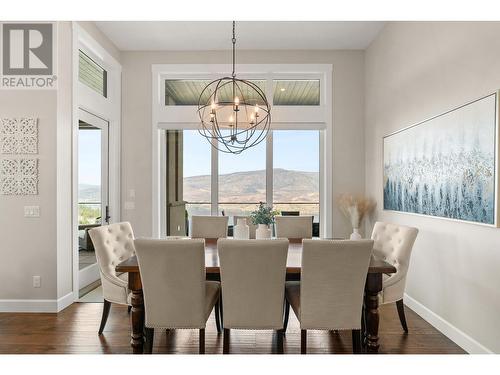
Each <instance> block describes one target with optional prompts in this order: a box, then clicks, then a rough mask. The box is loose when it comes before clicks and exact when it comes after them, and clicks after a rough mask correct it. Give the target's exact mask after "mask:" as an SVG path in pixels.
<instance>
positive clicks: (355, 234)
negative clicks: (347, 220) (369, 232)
mask: <svg viewBox="0 0 500 375" xmlns="http://www.w3.org/2000/svg"><path fill="white" fill-rule="evenodd" d="M361 238H362V237H361V234H359V228H353V229H352V233H351V237H350V239H351V240H360V239H361Z"/></svg>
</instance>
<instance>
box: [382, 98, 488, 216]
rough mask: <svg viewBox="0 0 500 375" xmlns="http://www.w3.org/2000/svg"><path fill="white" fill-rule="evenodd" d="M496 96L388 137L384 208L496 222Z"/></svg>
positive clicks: (386, 143) (385, 147)
mask: <svg viewBox="0 0 500 375" xmlns="http://www.w3.org/2000/svg"><path fill="white" fill-rule="evenodd" d="M496 116H497V115H496V94H493V95H490V96H487V97H485V98H482V99H480V100H477V101H475V102H472V103H470V104H467V105H465V106H462V107H460V108H457V109H455V110H452V111H450V112H447V113H445V114H443V115H440V116H437V117H434V118H432V119H431V120H428V121H424V122H422V123H420V124H418V125H415V126H412V127H410V128H407V129H404V130H402V131H400V132H397V133H395V134H392V135H389V136H387V137H385V138H384V209H386V210H394V211H403V212H411V213H417V214H424V215H432V216H439V217H445V218H451V219H458V220H465V221H472V222H478V223H485V224H494V223H495V204H496V202H495V181H496V175H495V132H496Z"/></svg>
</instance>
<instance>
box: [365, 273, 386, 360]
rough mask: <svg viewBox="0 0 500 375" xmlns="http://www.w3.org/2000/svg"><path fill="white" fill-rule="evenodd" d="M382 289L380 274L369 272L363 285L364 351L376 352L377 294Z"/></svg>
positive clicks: (377, 345)
mask: <svg viewBox="0 0 500 375" xmlns="http://www.w3.org/2000/svg"><path fill="white" fill-rule="evenodd" d="M381 290H382V274H381V273H369V274H368V277H367V279H366V285H365V319H366V327H365V329H366V333H365V339H366V351H367V352H368V353H377V352H378V347H379V344H378V324H379V314H378V294H379V292H380V291H381Z"/></svg>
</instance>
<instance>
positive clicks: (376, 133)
mask: <svg viewBox="0 0 500 375" xmlns="http://www.w3.org/2000/svg"><path fill="white" fill-rule="evenodd" d="M498 35H500V23H472V22H470V23H463V22H461V23H458V22H453V23H452V22H449V23H446V22H435V23H425V22H417V23H411V22H410V23H403V22H398V23H389V24H387V25H386V27H385V28H384V29H383V30H382V32H381V34H380V35H379V36H378V38H377V39H376V40H375V41H374V42H373V43H372V45H371V46H370V47H369V49H368V50H367V51H366V60H365V63H366V97H365V100H366V131H365V139H366V140H365V143H366V192H367V193H368V194H370V195H373V196H376V197H377V198H378V212H377V216H378V219H379V220H385V221H390V222H395V223H400V224H405V225H410V226H415V227H417V228H419V230H420V233H419V236H418V238H417V241H416V244H415V247H414V250H413V255H412V260H411V265H410V271H409V274H408V282H407V293H408V295H409V296H410V297H412V298H413V299H414V300H416V301H417V302H418V303H420V304H421V305H423V306H424V307H425V308H427V309H429V310H430V311H432V312H433V313H434V314H437V315H438V316H439V317H440V318H442V319H444V320H445V321H447V322H448V323H449V324H451V325H452V326H454V327H456V328H457V329H458V330H460V331H462V332H463V333H464V334H465V335H468V336H470V337H471V338H472V340H476V341H477V342H478V343H479V344H478V345H476V344H474V343H473V341H470V342H472V344H470V346H469V348H472V350H474V351H481V350H482V349H484V348H481V345H483V346H484V347H486V348H487V349H489V350H491V351H494V352H497V353H499V352H500V340H499V339H498V337H499V336H498V332H500V320H499V313H500V288H499V285H500V273H499V264H500V229H495V228H489V227H485V226H480V225H475V224H466V223H459V222H455V221H447V220H443V219H437V218H431V217H420V216H412V215H408V214H403V213H390V212H384V211H382V210H381V208H382V137H383V136H384V135H386V134H388V133H391V132H393V131H395V130H398V129H401V128H404V127H406V126H409V125H411V124H414V123H416V122H419V121H422V120H424V119H426V118H429V117H430V116H433V115H436V114H439V113H441V112H443V111H445V110H448V109H451V108H453V107H455V106H458V105H460V104H463V103H465V102H467V101H470V100H472V99H476V98H479V97H481V96H483V95H485V94H488V93H491V92H493V91H495V90H497V89H499V88H500V69H498V61H500V49H499V48H498ZM452 332H454V334H457V331H453V328H452ZM459 336H460V334H459ZM465 341H467V339H465ZM474 348H475V349H474Z"/></svg>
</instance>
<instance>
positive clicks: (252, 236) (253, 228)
mask: <svg viewBox="0 0 500 375" xmlns="http://www.w3.org/2000/svg"><path fill="white" fill-rule="evenodd" d="M238 219H247V225H248V229H250V239H255V231H256V230H257V225H255V224H254V223H252V219H251V218H250V216H234V218H233V220H234V225H236V224H238Z"/></svg>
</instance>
